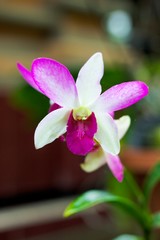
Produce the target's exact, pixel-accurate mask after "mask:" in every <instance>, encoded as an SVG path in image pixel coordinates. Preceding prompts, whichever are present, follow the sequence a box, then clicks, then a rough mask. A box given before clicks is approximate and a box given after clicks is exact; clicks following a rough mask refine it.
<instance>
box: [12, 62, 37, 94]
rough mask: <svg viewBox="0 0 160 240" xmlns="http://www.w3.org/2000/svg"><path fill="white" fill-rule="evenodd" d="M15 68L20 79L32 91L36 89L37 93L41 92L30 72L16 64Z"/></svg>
mask: <svg viewBox="0 0 160 240" xmlns="http://www.w3.org/2000/svg"><path fill="white" fill-rule="evenodd" d="M17 68H18V70H19V72H20V74H21V75H22V77H23V78H24V79H25V80H26V82H27V83H28V84H29V85H31V86H32V87H33V88H34V89H36V90H37V91H39V92H41V90H40V89H39V87H38V86H37V84H36V83H35V81H34V79H33V77H32V74H31V72H30V71H29V70H28V69H27V68H25V67H24V66H23V65H22V64H20V63H17Z"/></svg>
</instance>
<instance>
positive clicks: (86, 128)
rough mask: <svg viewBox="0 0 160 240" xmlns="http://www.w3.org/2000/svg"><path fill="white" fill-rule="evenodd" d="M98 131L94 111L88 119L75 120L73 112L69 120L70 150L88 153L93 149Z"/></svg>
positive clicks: (68, 137)
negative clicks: (94, 138)
mask: <svg viewBox="0 0 160 240" xmlns="http://www.w3.org/2000/svg"><path fill="white" fill-rule="evenodd" d="M96 131H97V122H96V118H95V115H94V113H92V114H91V115H90V116H89V117H88V118H87V119H86V120H77V121H76V120H74V118H73V116H72V113H71V115H70V117H69V120H68V126H67V135H66V141H67V146H68V148H69V150H70V151H71V152H72V153H74V154H77V155H86V154H87V153H88V152H90V151H91V150H92V149H93V146H94V140H93V136H94V134H95V133H96Z"/></svg>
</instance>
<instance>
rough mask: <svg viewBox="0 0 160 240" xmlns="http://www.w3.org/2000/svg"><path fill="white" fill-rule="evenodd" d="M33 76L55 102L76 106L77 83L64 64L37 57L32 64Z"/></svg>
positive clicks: (70, 106) (70, 107)
mask: <svg viewBox="0 0 160 240" xmlns="http://www.w3.org/2000/svg"><path fill="white" fill-rule="evenodd" d="M32 76H33V78H34V79H35V82H36V84H37V85H38V87H39V88H40V89H41V91H42V92H43V93H44V94H45V95H46V96H47V97H48V98H49V99H51V100H52V101H53V102H56V103H57V104H58V105H60V106H62V107H66V108H68V109H73V108H74V107H76V105H77V98H78V97H77V89H76V85H75V82H74V79H73V77H72V75H71V73H70V72H69V70H68V69H67V68H66V67H65V66H64V65H62V64H61V63H59V62H57V61H55V60H52V59H49V58H38V59H35V60H34V62H33V64H32Z"/></svg>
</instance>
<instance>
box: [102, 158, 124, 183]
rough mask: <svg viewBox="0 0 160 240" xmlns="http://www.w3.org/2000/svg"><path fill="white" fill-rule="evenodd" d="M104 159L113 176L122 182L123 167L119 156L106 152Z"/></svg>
mask: <svg viewBox="0 0 160 240" xmlns="http://www.w3.org/2000/svg"><path fill="white" fill-rule="evenodd" d="M106 161H107V164H108V167H109V169H110V170H111V172H112V174H113V175H114V177H115V178H116V179H117V180H118V181H119V182H122V180H123V175H124V168H123V165H122V163H121V161H120V158H119V156H118V155H115V156H114V155H111V154H109V153H107V155H106Z"/></svg>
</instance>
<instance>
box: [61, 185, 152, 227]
mask: <svg viewBox="0 0 160 240" xmlns="http://www.w3.org/2000/svg"><path fill="white" fill-rule="evenodd" d="M100 203H110V204H112V205H115V206H117V207H120V208H122V209H123V210H124V211H125V212H127V213H128V214H130V215H131V216H132V217H134V218H135V219H136V220H137V221H138V222H139V223H140V224H141V225H142V226H143V228H147V227H148V223H149V221H148V220H149V218H148V215H146V214H145V213H144V212H143V211H142V209H140V208H139V207H138V206H137V205H135V204H134V203H133V202H131V201H130V200H128V199H126V198H123V197H120V196H116V195H113V194H111V193H109V192H106V191H100V190H90V191H87V192H85V193H83V194H82V195H80V196H79V197H77V198H76V199H75V200H73V201H72V202H71V203H70V204H69V205H68V207H67V208H66V209H65V211H64V216H65V217H68V216H70V215H72V214H75V213H79V212H81V211H83V210H86V209H88V208H90V207H93V206H95V205H97V204H100Z"/></svg>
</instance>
